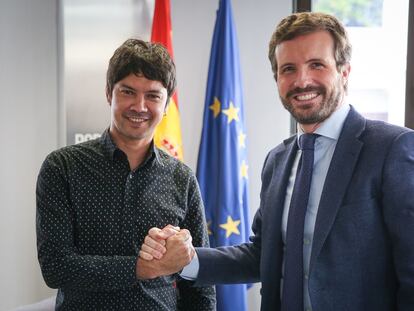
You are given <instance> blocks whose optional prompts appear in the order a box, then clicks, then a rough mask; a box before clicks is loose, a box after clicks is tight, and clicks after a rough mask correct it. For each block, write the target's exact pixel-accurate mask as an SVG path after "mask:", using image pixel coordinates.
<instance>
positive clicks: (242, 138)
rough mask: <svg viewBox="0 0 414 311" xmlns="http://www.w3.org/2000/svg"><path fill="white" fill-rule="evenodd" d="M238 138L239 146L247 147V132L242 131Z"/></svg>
mask: <svg viewBox="0 0 414 311" xmlns="http://www.w3.org/2000/svg"><path fill="white" fill-rule="evenodd" d="M237 138H238V140H239V147H240V148H246V134H244V133H240V134H239V136H238V137H237Z"/></svg>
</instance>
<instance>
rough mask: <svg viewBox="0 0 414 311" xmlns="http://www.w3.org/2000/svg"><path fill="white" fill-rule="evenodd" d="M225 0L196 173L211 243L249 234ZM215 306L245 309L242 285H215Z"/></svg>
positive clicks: (238, 98)
mask: <svg viewBox="0 0 414 311" xmlns="http://www.w3.org/2000/svg"><path fill="white" fill-rule="evenodd" d="M237 46H238V44H237V38H236V31H235V27H234V21H233V14H232V9H231V3H230V0H220V4H219V9H218V12H217V19H216V24H215V27H214V36H213V43H212V47H211V55H210V65H209V72H208V80H207V91H206V101H205V106H204V119H203V131H202V137H201V143H200V150H199V155H198V165H197V178H198V181H199V184H200V189H201V194H202V197H203V200H204V204H205V209H206V217H207V224H208V226H209V228H208V229H209V235H210V245H211V246H212V247H217V246H223V245H233V244H240V243H243V242H246V241H247V239H248V236H249V228H250V226H249V215H248V194H247V180H248V170H247V169H248V162H247V152H246V131H245V126H244V111H243V96H242V86H241V75H240V61H239V52H238V48H237ZM216 290H217V310H218V311H230V310H232V311H233V310H237V311H243V310H246V285H218V286H216Z"/></svg>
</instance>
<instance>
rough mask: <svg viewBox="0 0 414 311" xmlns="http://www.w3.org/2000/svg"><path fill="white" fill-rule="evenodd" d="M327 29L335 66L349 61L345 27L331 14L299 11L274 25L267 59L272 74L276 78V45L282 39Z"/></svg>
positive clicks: (350, 50) (349, 44)
mask: <svg viewBox="0 0 414 311" xmlns="http://www.w3.org/2000/svg"><path fill="white" fill-rule="evenodd" d="M321 30H325V31H328V32H329V33H330V34H331V36H332V39H333V41H334V57H335V61H336V67H337V69H338V70H339V69H340V67H341V66H343V65H344V64H346V63H349V62H350V60H351V53H352V47H351V43H350V42H349V38H348V35H347V32H346V30H345V27H344V26H343V25H342V24H341V23H340V22H339V20H338V19H337V18H335V17H334V16H332V15H329V14H325V13H319V12H301V13H295V14H292V15H289V16H288V17H285V18H284V19H283V20H282V21H281V22H280V23H279V24H278V25H277V27H276V30H275V31H274V32H273V34H272V37H271V38H270V42H269V60H270V63H271V65H272V71H273V75H274V77H275V80H277V69H278V66H277V60H276V57H275V51H276V47H277V46H278V45H279V44H280V43H282V42H283V41H288V40H292V39H294V38H296V37H298V36H301V35H306V34H309V33H312V32H315V31H321Z"/></svg>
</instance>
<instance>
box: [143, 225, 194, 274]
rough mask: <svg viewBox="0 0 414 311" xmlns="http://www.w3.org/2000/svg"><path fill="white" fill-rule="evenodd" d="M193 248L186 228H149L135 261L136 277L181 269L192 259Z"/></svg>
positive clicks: (168, 272) (171, 272)
mask: <svg viewBox="0 0 414 311" xmlns="http://www.w3.org/2000/svg"><path fill="white" fill-rule="evenodd" d="M194 254H195V250H194V247H193V244H192V237H191V234H190V232H189V231H188V230H187V229H180V228H179V227H174V226H172V225H167V226H166V227H164V228H163V229H159V228H155V227H154V228H151V229H150V230H149V231H148V235H147V236H146V237H145V239H144V243H143V244H142V246H141V250H140V251H139V257H138V260H137V263H136V269H135V271H136V275H137V278H138V279H153V278H156V277H160V276H164V275H171V274H174V273H177V272H179V271H181V270H182V268H183V267H185V266H186V265H187V264H189V263H190V261H191V260H192V259H193V257H194Z"/></svg>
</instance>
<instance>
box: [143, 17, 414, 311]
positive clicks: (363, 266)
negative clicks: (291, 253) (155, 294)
mask: <svg viewBox="0 0 414 311" xmlns="http://www.w3.org/2000/svg"><path fill="white" fill-rule="evenodd" d="M350 58H351V45H350V43H349V40H348V37H347V34H346V32H345V29H344V27H343V26H342V25H341V24H340V23H339V22H338V20H337V19H336V18H334V17H332V16H330V15H327V14H321V13H298V14H293V15H290V16H288V17H286V18H285V19H283V20H282V21H281V22H280V24H279V25H278V26H277V28H276V31H275V32H274V33H273V35H272V37H271V40H270V45H269V59H270V62H271V64H272V69H273V73H274V77H275V79H276V82H277V86H278V90H279V95H280V98H281V101H282V103H283V105H284V107H285V108H286V109H287V110H288V111H289V112H290V113H291V114H292V116H293V117H294V118H295V119H296V120H297V122H298V133H297V135H295V136H293V137H291V138H289V139H287V140H285V141H284V142H283V143H281V144H280V145H279V146H277V147H276V148H274V149H273V150H272V151H270V153H269V154H268V156H267V158H266V160H265V163H264V167H263V171H262V189H261V203H260V208H259V210H258V211H257V213H256V215H255V218H254V222H253V226H252V229H253V233H254V235H253V236H252V237H251V242H250V243H246V244H242V245H239V246H234V247H221V248H216V249H205V248H197V249H196V252H197V256H195V257H194V258H193V260H192V262H191V264H190V265H189V266H186V267H185V268H184V271H183V272H182V276H184V277H187V278H193V279H194V280H195V283H196V285H197V284H203V285H206V284H221V283H226V284H231V283H247V282H256V281H260V282H261V283H262V288H261V295H262V304H261V310H288V311H296V310H317V311H333V310H335V311H345V310H352V311H371V310H372V311H374V310H375V311H391V310H399V311H402V310H407V311H408V310H411V311H412V310H414V199H413V197H412V195H413V193H414V132H413V131H411V130H409V129H407V128H402V127H397V126H393V125H390V124H387V123H384V122H380V121H373V120H366V119H365V118H364V117H362V116H361V115H360V114H359V113H358V112H356V111H355V109H354V108H353V107H352V106H350V105H349V104H348V103H346V101H345V95H346V91H347V82H348V77H349V73H350V69H351V68H350ZM304 133H314V134H318V136H317V138H316V142H315V147H314V148H315V151H314V164H313V173H312V181H311V186H310V193H309V201H308V204H307V209H306V215H305V220H304V228H303V229H304V230H303V231H304V233H303V277H302V278H301V280H300V282H303V298H301V299H303V305H302V304H300V307H299V308H297V309H293V308H292V309H290V308H289V307H287V308H286V307H283V308H282V306H281V301H282V300H283V295H284V293H283V290H281V288H283V287H282V286H281V285H282V284H283V278H284V269H285V268H284V267H286V264H287V263H286V260H285V259H286V253H285V249H286V248H287V246H288V245H286V235H287V226H288V218H289V217H288V215H289V209H290V201H291V198H292V191H293V186H294V181H295V176H296V171H297V170H298V162H299V158H300V154H301V152H300V151H298V147H297V141H298V138H299V137H300V136H301V135H302V134H304ZM172 231H173V230H171V229H169V230H161V229H157V228H153V229H152V230H150V232H149V235H148V236H147V238H146V240H145V244H144V245H143V246H142V249H141V257H142V258H144V259H148V260H150V259H152V258H153V257H155V258H160V257H162V255H163V253H164V252H165V251H168V247H167V248H165V247H163V245H165V241H162V239H166V238H168V236H170V235H171V234H173V232H172ZM193 265H195V270H194V271H192V270H191V267H192V266H193ZM197 265H198V267H197Z"/></svg>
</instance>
